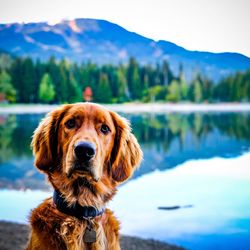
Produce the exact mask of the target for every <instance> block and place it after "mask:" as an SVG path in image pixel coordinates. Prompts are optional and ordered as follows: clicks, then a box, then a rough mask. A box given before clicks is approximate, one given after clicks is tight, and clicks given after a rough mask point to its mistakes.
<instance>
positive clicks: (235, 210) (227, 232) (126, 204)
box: [0, 112, 250, 249]
mask: <svg viewBox="0 0 250 250" xmlns="http://www.w3.org/2000/svg"><path fill="white" fill-rule="evenodd" d="M122 115H123V116H125V117H126V118H128V119H129V120H130V121H131V124H132V128H133V132H134V134H135V135H136V137H137V138H138V141H139V143H140V145H141V147H142V150H143V152H144V161H143V163H142V165H141V167H140V168H139V169H138V170H137V171H136V172H135V175H134V176H133V178H132V179H131V180H129V181H128V182H127V183H125V184H123V185H122V186H121V187H120V188H119V192H118V194H117V195H116V196H115V198H114V200H113V201H112V202H111V203H110V204H109V207H111V208H112V209H113V210H114V211H115V214H116V215H117V217H118V218H119V219H120V220H121V221H122V233H124V234H128V235H136V236H140V237H143V238H154V239H159V240H162V241H166V242H169V243H174V244H177V245H181V246H183V247H186V248H188V249H249V248H250V247H249V246H250V202H249V199H250V164H249V162H250V126H249V124H250V112H232V113H230V112H226V113H223V112H220V113H219V112H209V113H205V112H193V113H178V112H176V113H153V114H150V113H139V114H132V113H129V114H128V113H124V114H122ZM43 116H44V115H43V114H23V115H21V114H20V115H15V114H0V219H1V220H10V221H16V222H21V223H27V216H28V213H29V211H30V209H32V208H34V207H36V206H37V204H38V203H39V202H41V201H42V200H43V199H44V198H45V197H48V196H49V195H51V188H50V186H49V185H48V184H47V182H46V180H45V178H44V176H43V175H42V174H40V173H39V172H38V171H37V170H36V169H35V168H34V167H33V157H32V153H31V150H30V146H29V145H30V140H31V135H32V133H33V131H34V129H35V128H36V127H37V125H38V123H39V121H40V119H41V118H42V117H43ZM160 207H162V208H165V209H159V208H160Z"/></svg>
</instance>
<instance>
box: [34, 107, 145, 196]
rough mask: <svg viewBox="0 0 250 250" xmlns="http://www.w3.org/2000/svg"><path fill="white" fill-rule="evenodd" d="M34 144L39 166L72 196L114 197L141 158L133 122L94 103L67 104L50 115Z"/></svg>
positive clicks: (36, 131)
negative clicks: (85, 193)
mask: <svg viewBox="0 0 250 250" xmlns="http://www.w3.org/2000/svg"><path fill="white" fill-rule="evenodd" d="M31 145H32V148H33V153H34V155H35V166H36V167H37V168H38V169H40V170H41V171H43V172H45V173H46V174H47V175H48V177H49V181H50V182H51V183H52V185H53V186H54V188H56V189H58V190H59V191H61V192H62V193H64V195H65V196H68V197H69V196H70V197H71V198H72V196H80V195H81V191H84V190H85V191H86V189H88V190H90V191H91V192H92V194H93V195H96V196H98V194H100V193H102V195H104V196H105V195H107V194H105V193H112V191H111V190H112V189H113V188H114V187H115V186H116V185H117V184H119V183H121V182H123V181H125V180H126V179H128V178H129V177H130V176H131V175H132V174H133V171H134V169H135V167H136V166H138V165H139V164H140V161H141V158H142V152H141V150H140V147H139V144H138V143H137V140H136V138H135V137H134V135H133V134H132V133H131V129H130V126H129V123H128V121H127V120H126V119H124V118H122V117H121V116H119V115H118V114H116V113H115V112H112V111H109V110H107V109H105V108H103V107H102V106H100V105H97V104H91V103H77V104H70V105H64V106H61V107H59V108H57V109H55V110H54V111H52V112H50V113H49V114H48V115H47V116H46V117H45V118H44V119H43V120H42V121H41V123H40V124H39V126H38V128H37V129H36V130H35V132H34V136H33V140H32V143H31ZM105 189H106V192H105ZM99 198H100V197H99ZM105 199H107V197H106V198H105Z"/></svg>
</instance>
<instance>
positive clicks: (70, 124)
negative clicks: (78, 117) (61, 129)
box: [65, 119, 76, 129]
mask: <svg viewBox="0 0 250 250" xmlns="http://www.w3.org/2000/svg"><path fill="white" fill-rule="evenodd" d="M65 126H66V128H68V129H71V128H74V127H75V126H76V121H75V119H69V120H68V121H67V122H66V123H65Z"/></svg>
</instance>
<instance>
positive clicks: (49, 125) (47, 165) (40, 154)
mask: <svg viewBox="0 0 250 250" xmlns="http://www.w3.org/2000/svg"><path fill="white" fill-rule="evenodd" d="M65 110H66V109H65V108H58V109H56V110H54V111H52V112H50V113H48V114H47V116H46V117H45V118H44V119H43V120H42V121H41V122H40V124H39V126H38V127H37V129H36V130H35V132H34V134H33V138H32V142H31V147H32V149H33V154H34V156H35V163H34V165H35V166H36V167H37V168H38V169H40V170H41V171H43V172H48V171H53V169H54V168H55V167H57V165H58V163H59V162H58V160H59V155H60V153H59V152H58V129H59V125H60V122H61V120H62V118H63V115H64V114H65Z"/></svg>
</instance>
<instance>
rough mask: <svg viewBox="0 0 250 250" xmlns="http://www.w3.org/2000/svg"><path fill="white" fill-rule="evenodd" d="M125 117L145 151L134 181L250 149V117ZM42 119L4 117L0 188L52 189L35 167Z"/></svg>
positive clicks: (0, 129) (0, 136)
mask: <svg viewBox="0 0 250 250" xmlns="http://www.w3.org/2000/svg"><path fill="white" fill-rule="evenodd" d="M122 115H124V116H126V117H127V118H128V119H129V120H130V121H131V123H132V127H133V131H134V133H135V135H136V137H137V138H138V140H139V142H140V145H141V146H142V149H143V151H144V162H143V164H142V167H141V168H140V169H139V170H138V171H137V172H136V174H135V177H138V176H140V175H143V174H145V173H148V172H151V171H153V170H155V169H160V170H165V169H168V168H172V167H175V166H176V165H179V164H181V163H182V162H185V161H187V160H189V159H198V158H211V157H214V156H223V157H234V156H236V155H239V154H241V153H242V152H244V151H247V150H248V149H249V148H250V126H249V124H250V113H244V112H242V113H212V114H211V113H209V114H205V113H191V114H180V113H171V114H159V115H155V114H136V115H131V114H130V115H127V114H122ZM42 117H43V115H1V116H0V188H6V187H7V188H9V189H26V188H31V189H48V186H47V184H46V183H45V182H44V177H43V176H42V175H41V174H39V173H38V171H36V170H35V168H34V167H33V158H32V153H31V150H30V146H29V145H30V140H31V136H32V133H33V131H34V129H35V128H36V126H37V125H38V123H39V121H40V119H41V118H42Z"/></svg>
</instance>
